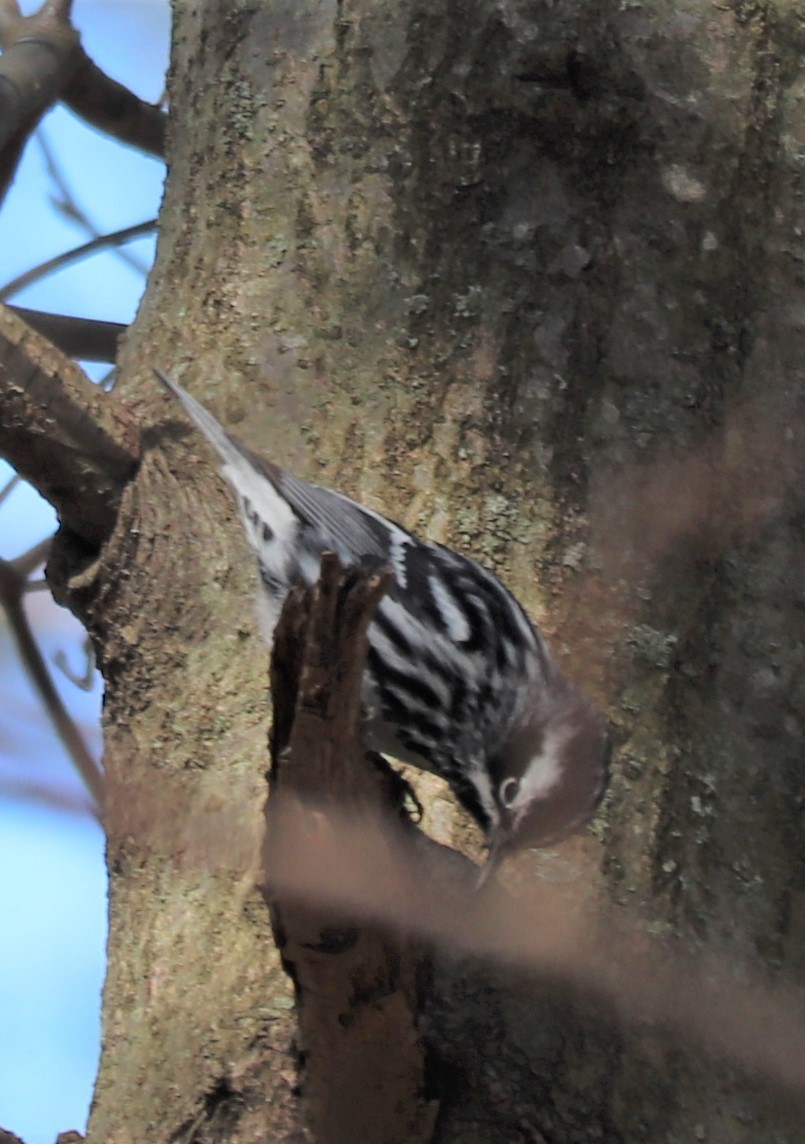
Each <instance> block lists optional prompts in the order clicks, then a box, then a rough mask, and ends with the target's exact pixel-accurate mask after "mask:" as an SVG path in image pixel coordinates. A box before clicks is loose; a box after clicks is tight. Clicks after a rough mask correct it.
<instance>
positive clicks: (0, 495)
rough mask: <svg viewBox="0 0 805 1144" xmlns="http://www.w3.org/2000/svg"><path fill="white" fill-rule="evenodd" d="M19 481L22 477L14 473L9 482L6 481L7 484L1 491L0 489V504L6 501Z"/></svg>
mask: <svg viewBox="0 0 805 1144" xmlns="http://www.w3.org/2000/svg"><path fill="white" fill-rule="evenodd" d="M21 480H22V477H21V476H20V475H19V473H15V474H14V476H13V477H12V478H11V480H10V481H8V483H7V484H6V485H4V486H3V488H2V489H0V504H2V503H3V502H4V501H6V500H8V498H9V497H10V496H11V494H12V493H13V492H14V489H15V488H16V487H17V485H18V484H19V483H20V481H21Z"/></svg>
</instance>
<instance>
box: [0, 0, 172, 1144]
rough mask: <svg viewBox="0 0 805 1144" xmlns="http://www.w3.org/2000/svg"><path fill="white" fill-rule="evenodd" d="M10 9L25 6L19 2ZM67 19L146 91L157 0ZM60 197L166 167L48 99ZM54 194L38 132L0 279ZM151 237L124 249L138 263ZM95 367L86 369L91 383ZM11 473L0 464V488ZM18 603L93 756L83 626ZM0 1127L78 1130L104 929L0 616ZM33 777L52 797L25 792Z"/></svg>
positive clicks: (85, 828)
mask: <svg viewBox="0 0 805 1144" xmlns="http://www.w3.org/2000/svg"><path fill="white" fill-rule="evenodd" d="M21 7H22V8H23V11H24V12H26V13H27V12H30V11H32V10H35V9H36V7H38V3H30V2H28V3H23V4H22V5H21ZM74 22H75V24H76V26H77V27H78V29H79V30H80V32H81V35H82V40H83V44H84V47H85V49H86V50H87V51H88V53H89V54H90V56H92V57H93V59H95V61H96V62H97V63H98V64H99V65H100V66H101V67H102V68H103V69H104V70H105V71H107V72H108V73H109V74H110V75H111V76H113V77H114V78H115V79H117V80H120V81H121V82H122V83H125V84H127V85H128V86H129V87H131V88H132V90H134V91H135V92H136V93H137V94H138V95H140V96H142V97H144V98H146V99H149V100H156V99H158V98H159V97H160V94H161V92H162V89H163V86H164V75H165V68H166V65H167V55H168V37H169V14H168V2H167V0H75V6H74ZM40 130H41V131H42V133H43V135H44V138H45V142H46V146H47V149H48V150H49V151H50V152H51V154H52V155H53V156H54V157H55V159H56V162H57V165H58V167H59V169H60V171H61V174H62V176H63V178H64V179H65V180H66V181H67V183H68V184H69V187H70V190H71V192H72V196H73V198H74V200H75V201H76V202H77V203H78V205H79V206H80V207H81V208H82V209H83V211H84V212H85V213H86V214H87V215H88V217H89V218H90V220H91V221H92V223H93V225H94V226H95V227H96V228H97V229H98V230H100V231H102V232H107V231H112V230H117V229H119V228H121V227H125V226H130V225H132V224H134V223H138V222H142V221H144V220H146V219H148V218H151V217H153V216H154V215H156V214H157V213H158V209H159V202H160V197H161V192H162V181H163V177H164V167H163V165H162V164H161V163H159V162H157V161H156V160H154V159H152V158H149V157H147V156H143V155H141V154H139V153H138V152H136V151H133V150H130V149H127V148H123V147H121V146H120V145H119V144H117V143H115V142H114V141H113V140H109V139H106V138H105V137H103V136H102V135H100V134H98V133H97V132H95V131H94V130H93V129H92V128H89V127H87V126H86V125H84V124H83V123H81V122H80V121H79V120H78V119H76V118H75V117H74V116H73V115H72V114H71V113H70V112H68V111H66V110H64V109H61V108H57V109H55V110H54V111H53V112H51V113H50V114H49V115H48V116H47V117H46V118H45V120H44V121H43V124H42V127H41V129H40ZM55 194H56V188H55V186H54V183H53V180H52V178H51V176H50V175H49V174H48V169H47V164H46V162H45V154H44V151H43V149H42V147H41V146H40V145H39V143H38V141H37V140H36V139H34V140H32V141H31V142H30V143H29V144H28V147H27V150H26V153H25V156H24V159H23V162H22V164H21V166H20V169H19V171H18V174H17V177H16V180H15V183H14V186H13V187H12V190H11V192H10V193H9V195H8V197H7V199H6V201H5V203H3V204H2V207H0V286H2V285H4V284H5V283H6V282H8V281H10V280H11V279H12V278H14V277H16V275H18V274H20V273H22V272H23V271H25V270H28V269H30V268H31V267H33V266H36V265H37V264H38V263H40V262H42V261H44V260H45V259H47V258H50V257H52V256H53V255H54V254H59V253H61V252H62V251H64V250H68V249H70V248H71V247H74V246H78V245H79V244H81V243H82V242H84V241H86V239H87V237H88V235H87V233H86V231H85V230H83V228H81V227H80V226H78V225H77V224H76V223H75V222H74V221H70V220H68V219H66V218H65V217H64V216H63V215H62V214H61V213H60V212H59V211H58V209H56V207H54V205H53V202H52V198H53V196H54V195H55ZM154 241H155V240H154V239H153V238H147V239H144V240H140V241H139V242H137V243H131V244H130V245H129V246H128V247H127V248H126V249H127V250H128V251H129V252H130V253H131V254H133V255H135V256H136V257H137V259H138V260H139V262H140V263H141V264H142V265H143V266H144V267H147V266H148V265H150V262H151V260H152V258H153V251H154ZM144 286H145V277H144V274H143V272H142V271H141V270H136V269H133V268H131V267H130V266H129V265H127V264H126V263H125V262H124V261H122V260H121V259H120V257H119V256H118V255H116V254H115V253H104V254H99V255H95V256H94V257H92V258H90V259H87V260H85V261H84V262H82V263H79V264H77V265H75V266H73V267H70V268H68V269H65V270H62V271H61V272H59V273H58V274H56V275H53V276H51V277H49V278H48V279H45V280H43V281H42V282H40V283H37V284H35V285H34V286H31V287H29V288H28V289H26V290H25V291H23V292H21V293H19V294H18V295H15V296H14V298H13V299H9V300H10V301H14V302H17V303H19V304H20V305H26V306H30V307H32V308H39V309H43V310H51V311H53V312H57V313H67V314H75V315H81V316H84V317H91V318H105V319H109V320H113V321H118V322H129V321H131V319H132V318H133V317H134V314H135V313H136V309H137V305H138V303H139V300H140V297H141V295H142V292H143V289H144ZM106 368H107V367H104V366H102V365H101V366H99V365H94V366H92V367H88V372H90V373H91V375H92V376H93V377H94V378H95V379H96V380H97V379H100V378H101V377H102V376H103V374H104V373H105V372H106ZM10 475H11V470H10V469H9V467H8V466H7V465H6V464H5V463H4V462H0V489H2V488H3V487H4V486H5V484H6V482H7V480H8V478H9V477H10ZM54 527H55V518H54V515H53V512H52V510H51V509H50V507H49V506H48V505H47V504H46V503H45V502H44V501H43V500H42V499H41V498H40V497H39V496H38V495H37V494H36V493H35V492H34V491H33V490H32V489H31V488H30V487H28V486H25V485H21V486H18V487H17V488H16V489H15V490H14V492H13V493H12V494H11V496H10V497H9V498H8V499H7V500H6V501H5V503H4V504H2V505H0V556H3V557H5V558H10V557H13V556H16V555H18V554H20V553H22V552H25V551H26V550H27V549H28V548H30V547H31V546H32V545H33V544H36V543H37V542H38V541H40V540H42V539H43V538H44V537H46V536H48V535H49V534H50V533H52V532H53V530H54ZM27 609H28V614H29V617H30V619H31V622H32V624H33V626H34V630H35V632H36V635H37V638H38V641H39V644H40V647H41V649H42V651H43V653H44V655H45V656H46V658H47V660H48V663H49V664H50V667H51V671H52V673H53V675H54V679H55V682H56V684H57V687H58V689H59V691H60V693H61V695H62V697H63V699H64V701H65V703H66V704H67V705H68V707H69V709H70V711H71V712H72V714H73V717H74V718H75V720H76V721H77V722H78V724H79V726H80V727H81V729H82V731H83V732H84V734H85V736H86V739H87V741H88V742H89V744H90V745H91V747H92V750H93V751H94V752H95V754H96V755H97V756H100V751H101V736H100V704H101V685H100V681H99V679H98V677H97V675H96V678H95V681H94V683H93V685H92V688H91V690H89V691H82V690H80V689H79V688H78V687H77V686H76V685H75V684H74V683H73V682H71V681H70V679H68V677H67V675H65V674H64V672H63V671H61V670H60V669H59V668H58V667H57V666H56V665H55V664H54V657H57V656H58V655H59V654H60V653H61V655H63V656H64V657H66V660H67V663H68V665H69V668H70V670H71V671H72V673H74V674H77V675H81V674H82V673H83V671H84V667H85V665H86V654H85V652H84V650H83V632H82V631H81V628H80V627H79V625H78V624H77V622H76V621H75V620H74V619H73V618H72V617H71V616H70V615H69V613H67V612H66V611H64V610H63V609H61V608H58V607H57V606H56V605H55V604H54V603H53V601H52V600H51V598H50V596H49V594H48V593H47V592H37V593H34V594H31V595H30V596H28V597H27ZM0 672H1V673H2V677H1V678H0V694H2V702H0V927H2V932H3V941H2V942H0V1028H2V1030H3V1035H2V1037H0V1127H2V1128H5V1129H7V1130H8V1131H11V1132H15V1133H16V1134H17V1135H19V1136H21V1137H22V1138H23V1140H24V1141H25V1144H52V1142H53V1141H54V1140H55V1138H56V1135H57V1134H58V1133H59V1132H62V1131H66V1130H67V1129H70V1128H75V1129H78V1130H79V1131H83V1130H84V1128H85V1125H86V1119H87V1114H88V1111H89V1103H90V1100H91V1097H92V1085H93V1081H94V1078H95V1072H96V1068H97V1062H98V1055H99V1048H100V993H101V988H102V985H103V973H104V966H105V950H104V946H105V941H106V874H105V868H104V860H103V858H104V856H103V836H102V832H101V830H100V828H99V826H98V825H97V823H95V821H94V820H93V819H92V818H91V817H90V816H89V815H87V814H85V813H79V812H76V811H75V810H69V809H64V808H62V809H59V808H58V805H56V804H59V803H63V804H72V803H75V802H76V801H78V800H81V799H82V798H83V797H84V792H83V788H82V786H81V782H80V780H79V779H78V778H77V776H76V774H75V772H74V771H73V770H72V768H71V765H70V762H69V759H68V758H67V757H66V755H65V752H64V750H63V748H62V747H61V745H60V743H59V741H58V739H57V738H56V736H55V734H54V733H53V731H52V729H51V728H50V726H49V724H48V722H47V718H46V716H45V714H44V712H43V710H42V708H41V704H40V703H39V701H38V698H37V696H36V694H35V693H34V691H33V689H32V688H31V686H30V684H29V683H28V680H27V678H26V677H25V675H24V673H23V672H22V669H21V668H20V666H19V663H18V661H17V658H16V653H15V650H14V647H13V643H12V640H11V637H10V634H9V631H8V625H7V623H6V621H5V618H4V617H3V616H2V614H0ZM31 787H33V788H36V789H37V790H39V789H43V788H44V789H45V790H47V791H49V792H51V793H52V794H55V795H56V796H58V797H57V798H55V799H52V800H50V802H48V801H46V800H45V799H42V798H38V797H32V796H31V795H30V794H25V793H23V792H24V791H25V790H28V791H29V790H30V788H31Z"/></svg>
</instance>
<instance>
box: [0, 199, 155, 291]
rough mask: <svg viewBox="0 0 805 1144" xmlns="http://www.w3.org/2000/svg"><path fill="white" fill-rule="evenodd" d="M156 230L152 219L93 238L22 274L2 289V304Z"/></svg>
mask: <svg viewBox="0 0 805 1144" xmlns="http://www.w3.org/2000/svg"><path fill="white" fill-rule="evenodd" d="M156 228H157V219H155V218H151V219H148V220H147V221H146V222H139V223H137V224H136V225H135V226H126V227H123V229H122V230H115V231H112V233H111V234H103V235H101V236H100V237H99V238H93V239H92V240H91V242H84V243H82V244H81V246H75V247H73V249H72V250H65V251H64V253H62V254H57V255H56V256H55V257H54V258H49V259H48V260H47V261H46V262H42V263H40V264H39V266H34V267H33V269H31V270H26V272H25V273H24V274H20V275H18V277H16V278H14V279H12V281H11V282H8V283H7V284H6V285H5V286H4V287H3V288H2V289H0V302H5V301H7V300H8V299H9V298H10V297H12V295H14V294H17V293H19V291H20V290H24V289H25V287H26V286H30V285H31V284H32V283H34V282H38V281H39V279H40V278H45V277H46V276H47V275H48V274H52V273H53V272H54V271H56V270H61V269H62V268H63V267H65V266H69V265H70V264H71V263H73V262H78V261H79V260H80V259H82V258H84V257H86V256H87V255H88V254H95V253H97V251H99V250H104V249H106V247H109V246H117V245H118V244H120V243H121V242H133V241H134V239H136V238H142V237H143V235H146V234H150V233H151V232H152V231H155V230H156Z"/></svg>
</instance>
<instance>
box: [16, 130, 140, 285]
mask: <svg viewBox="0 0 805 1144" xmlns="http://www.w3.org/2000/svg"><path fill="white" fill-rule="evenodd" d="M36 142H37V145H38V147H39V150H40V151H41V152H42V157H43V158H44V160H45V167H46V169H47V173H48V176H49V177H50V179H51V181H52V182H53V183H54V184H55V187H56V191H57V193H56V194H51V195H50V196H49V197H50V201H51V202H52V203H53V206H54V207H55V208H56V210H57V211H59V213H60V214H62V215H64V217H65V218H67V219H69V220H70V222H74V223H78V225H79V226H80V227H81V228H82V230H84V231H86V233H87V234H88V235H89V236H90V238H100V236H101V234H102V233H103V232H102V231H101V230H100V229H99V228H98V227H97V226H95V225H94V224H93V223H92V221H91V219H90V217H89V215H88V214H87V213H86V211H85V210H84V209H83V208H82V207H81V206H80V205H79V203H78V201H77V199H76V197H75V195H74V194H73V191H72V188H71V187H70V185H69V183H68V182H67V178H66V176H65V174H64V172H63V171H62V169H61V166H60V165H59V161H58V158H57V157H56V154H55V152H54V150H53V148H52V147H51V146H50V142H49V141H48V136H47V132H46V131H45V129H44V127H40V128H39V130H38V131H37V133H36ZM115 256H116V257H117V258H119V259H120V260H121V262H125V263H126V265H127V266H130V267H131V268H132V269H133V270H136V271H137V273H138V274H142V275H143V277H145V276H146V275H147V273H148V266H147V264H146V263H144V262H142V261H141V260H140V259H139V258H137V257H136V255H134V254H131V253H130V252H129V251H127V250H124V249H123V247H120V246H117V247H115Z"/></svg>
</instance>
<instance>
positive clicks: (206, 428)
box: [154, 369, 243, 465]
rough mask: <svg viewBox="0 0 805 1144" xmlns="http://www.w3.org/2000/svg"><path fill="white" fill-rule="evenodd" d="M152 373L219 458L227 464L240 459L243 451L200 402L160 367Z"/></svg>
mask: <svg viewBox="0 0 805 1144" xmlns="http://www.w3.org/2000/svg"><path fill="white" fill-rule="evenodd" d="M154 373H155V374H156V375H157V377H158V378H159V380H160V381H161V382H162V384H163V385H164V386H165V388H166V389H167V391H168V392H169V393H170V394H172V395H173V396H174V397H175V398H176V399H177V401H178V402H179V403H180V404H181V406H182V409H184V411H185V413H186V414H187V416H188V417H189V418H190V420H191V421H192V422H193V423H194V424H195V425H197V426H198V428H199V429H200V430H201V432H202V433H203V434H204V436H205V437H206V438H207V440H208V441H209V442H210V444H211V445H212V446H213V448H214V449H215V451H216V453H218V455H219V456H220V458H221V460H223V461H225V462H227V463H228V464H230V465H231V464H233V463H237V462H238V461H242V459H243V453H242V450H240V449H239V448H238V446H237V445H236V444H235V442H234V441H233V440H232V438H231V437H230V436H229V434H228V433H227V432H226V430H225V429H224V427H223V425H221V423H220V422H219V421H216V419H215V418H214V417H213V415H212V414H211V413H210V412H209V411H208V410H207V409H205V408H204V406H203V405H202V404H201V402H199V401H196V399H195V397H191V396H190V394H189V393H188V392H187V390H186V389H182V387H181V385H179V383H178V382H177V381H174V380H173V379H172V378H170V377H168V375H167V374H166V373H163V372H162V370H161V369H155V370H154Z"/></svg>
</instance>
